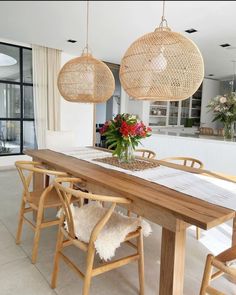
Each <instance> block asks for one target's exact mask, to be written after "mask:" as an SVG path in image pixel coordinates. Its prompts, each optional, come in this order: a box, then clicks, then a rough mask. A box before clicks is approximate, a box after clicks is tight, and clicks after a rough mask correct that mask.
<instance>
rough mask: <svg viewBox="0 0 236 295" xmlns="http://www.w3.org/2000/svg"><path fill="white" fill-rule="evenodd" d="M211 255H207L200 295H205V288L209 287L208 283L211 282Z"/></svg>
mask: <svg viewBox="0 0 236 295" xmlns="http://www.w3.org/2000/svg"><path fill="white" fill-rule="evenodd" d="M213 258H214V257H213V255H211V254H209V255H208V256H207V260H206V265H205V269H204V274H203V278H202V285H201V290H200V295H207V293H206V288H207V287H208V286H209V283H210V281H211V274H212V260H213Z"/></svg>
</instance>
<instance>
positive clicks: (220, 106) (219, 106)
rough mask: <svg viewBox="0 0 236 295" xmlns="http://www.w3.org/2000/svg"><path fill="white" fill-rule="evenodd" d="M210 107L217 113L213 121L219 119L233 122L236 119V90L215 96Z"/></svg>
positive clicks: (224, 121)
mask: <svg viewBox="0 0 236 295" xmlns="http://www.w3.org/2000/svg"><path fill="white" fill-rule="evenodd" d="M208 107H209V109H210V110H211V111H213V113H214V114H215V117H214V119H213V122H214V121H217V120H219V121H221V122H223V123H233V122H235V121H236V93H235V92H231V93H229V94H225V95H223V96H222V95H218V96H216V97H214V98H213V99H212V100H211V101H210V103H209V105H208Z"/></svg>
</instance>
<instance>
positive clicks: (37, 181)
mask: <svg viewBox="0 0 236 295" xmlns="http://www.w3.org/2000/svg"><path fill="white" fill-rule="evenodd" d="M33 161H37V160H35V159H33ZM43 188H44V175H43V174H41V173H34V175H33V190H34V191H35V190H42V189H43ZM36 219H37V211H35V210H34V211H33V220H34V221H36Z"/></svg>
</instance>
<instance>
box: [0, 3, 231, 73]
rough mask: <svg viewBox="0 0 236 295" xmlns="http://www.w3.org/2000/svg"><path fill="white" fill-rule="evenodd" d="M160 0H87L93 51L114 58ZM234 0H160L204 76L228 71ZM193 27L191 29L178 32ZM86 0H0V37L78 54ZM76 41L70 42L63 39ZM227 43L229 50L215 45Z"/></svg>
mask: <svg viewBox="0 0 236 295" xmlns="http://www.w3.org/2000/svg"><path fill="white" fill-rule="evenodd" d="M161 11H162V2H161V1H90V20H91V21H90V47H91V48H92V52H93V55H94V56H95V57H97V58H100V59H103V60H105V61H109V62H114V63H120V60H121V58H122V56H123V54H124V52H125V50H126V49H127V48H128V46H129V45H130V44H131V43H132V42H133V41H134V40H135V39H137V38H138V37H140V36H142V35H143V34H145V33H148V32H151V31H153V30H154V29H155V28H156V27H157V26H158V24H159V22H160V17H161ZM235 12H236V2H235V1H188V2H187V1H186V2H185V1H166V18H167V20H168V23H169V26H170V27H171V28H172V30H174V31H177V32H181V33H183V34H184V35H186V36H187V37H189V38H191V39H192V40H193V41H194V42H195V43H196V44H197V45H198V46H199V48H200V50H201V52H202V54H203V57H204V61H205V76H208V75H209V74H214V75H215V76H214V77H213V78H216V79H218V78H222V77H226V76H229V75H232V74H233V64H232V60H236V17H235ZM189 28H195V29H197V30H198V32H197V33H194V34H191V35H189V34H187V33H185V32H184V31H185V30H186V29H189ZM85 30H86V1H1V2H0V38H5V39H11V40H15V41H19V42H25V43H34V44H39V45H44V46H48V47H53V48H58V49H62V50H64V51H66V52H68V53H72V54H76V55H80V54H81V51H82V49H83V47H84V45H85ZM70 38H72V39H76V40H77V41H78V42H77V43H75V44H70V43H68V42H67V41H66V40H67V39H70ZM222 43H229V44H231V45H232V47H235V49H225V48H221V47H220V46H219V45H220V44H222Z"/></svg>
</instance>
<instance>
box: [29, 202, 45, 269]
mask: <svg viewBox="0 0 236 295" xmlns="http://www.w3.org/2000/svg"><path fill="white" fill-rule="evenodd" d="M42 219H43V208H39V209H38V214H37V220H36V227H35V233H34V242H33V251H32V263H33V264H34V263H35V262H36V260H37V255H38V247H39V238H40V232H41V224H42Z"/></svg>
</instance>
